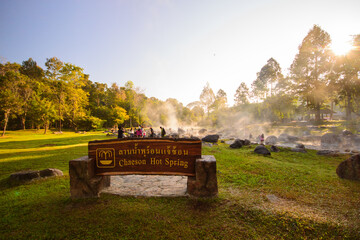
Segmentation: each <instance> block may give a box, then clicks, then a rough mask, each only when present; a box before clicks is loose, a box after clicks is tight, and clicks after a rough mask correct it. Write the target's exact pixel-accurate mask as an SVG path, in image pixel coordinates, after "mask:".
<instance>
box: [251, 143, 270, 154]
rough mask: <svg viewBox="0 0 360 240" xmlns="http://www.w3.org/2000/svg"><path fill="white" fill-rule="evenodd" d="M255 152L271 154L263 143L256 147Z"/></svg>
mask: <svg viewBox="0 0 360 240" xmlns="http://www.w3.org/2000/svg"><path fill="white" fill-rule="evenodd" d="M254 152H255V153H257V154H262V155H271V153H270V151H269V150H268V149H267V148H266V147H265V146H263V145H259V146H257V147H256V148H255V150H254Z"/></svg>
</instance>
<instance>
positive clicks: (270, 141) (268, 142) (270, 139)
mask: <svg viewBox="0 0 360 240" xmlns="http://www.w3.org/2000/svg"><path fill="white" fill-rule="evenodd" d="M277 141H278V138H277V137H275V136H273V135H272V136H268V137H267V138H266V139H265V145H274V144H276V143H277Z"/></svg>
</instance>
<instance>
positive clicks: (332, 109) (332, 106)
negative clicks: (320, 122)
mask: <svg viewBox="0 0 360 240" xmlns="http://www.w3.org/2000/svg"><path fill="white" fill-rule="evenodd" d="M333 111H334V102H333V101H331V112H330V120H332V119H333Z"/></svg>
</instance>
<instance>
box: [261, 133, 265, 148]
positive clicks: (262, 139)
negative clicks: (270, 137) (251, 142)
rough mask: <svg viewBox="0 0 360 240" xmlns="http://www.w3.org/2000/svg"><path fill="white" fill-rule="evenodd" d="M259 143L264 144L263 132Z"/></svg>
mask: <svg viewBox="0 0 360 240" xmlns="http://www.w3.org/2000/svg"><path fill="white" fill-rule="evenodd" d="M260 144H262V145H264V134H263V133H262V134H261V135H260Z"/></svg>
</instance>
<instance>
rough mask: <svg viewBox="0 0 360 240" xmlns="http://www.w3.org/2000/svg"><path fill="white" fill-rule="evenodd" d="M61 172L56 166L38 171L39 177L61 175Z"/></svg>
mask: <svg viewBox="0 0 360 240" xmlns="http://www.w3.org/2000/svg"><path fill="white" fill-rule="evenodd" d="M63 175H64V174H63V172H62V171H61V170H59V169H56V168H47V169H44V170H41V171H40V177H55V176H63Z"/></svg>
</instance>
